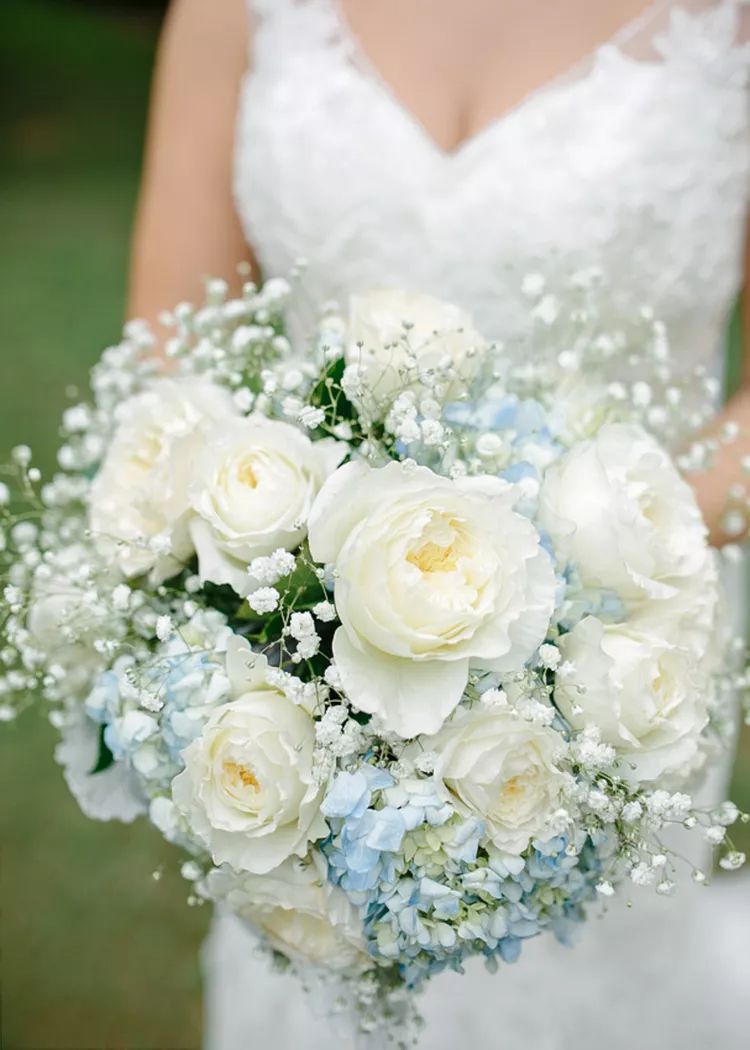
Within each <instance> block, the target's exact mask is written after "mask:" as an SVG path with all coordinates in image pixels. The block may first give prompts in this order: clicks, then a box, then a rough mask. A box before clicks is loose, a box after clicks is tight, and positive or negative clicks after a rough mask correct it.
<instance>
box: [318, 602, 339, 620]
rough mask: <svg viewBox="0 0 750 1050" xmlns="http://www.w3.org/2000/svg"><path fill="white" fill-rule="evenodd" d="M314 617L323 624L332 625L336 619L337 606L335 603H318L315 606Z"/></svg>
mask: <svg viewBox="0 0 750 1050" xmlns="http://www.w3.org/2000/svg"><path fill="white" fill-rule="evenodd" d="M312 612H313V616H314V617H315V618H316V619H318V620H320V621H321V622H322V623H331V621H332V620H335V619H336V606H335V605H334V604H333V602H318V604H317V605H314V606H313V610H312Z"/></svg>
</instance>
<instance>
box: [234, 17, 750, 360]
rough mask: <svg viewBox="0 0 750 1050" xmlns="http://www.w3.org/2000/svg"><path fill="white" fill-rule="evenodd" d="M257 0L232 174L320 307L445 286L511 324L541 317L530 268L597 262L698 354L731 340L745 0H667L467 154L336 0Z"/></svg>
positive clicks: (748, 137) (254, 226) (276, 260)
mask: <svg viewBox="0 0 750 1050" xmlns="http://www.w3.org/2000/svg"><path fill="white" fill-rule="evenodd" d="M250 2H251V5H252V7H253V9H254V21H255V31H254V34H253V40H254V43H253V53H252V56H251V63H250V68H249V72H248V74H247V76H246V79H245V82H244V85H243V90H242V102H241V108H240V113H239V119H238V128H237V151H236V185H235V190H236V199H237V205H238V208H239V213H240V216H241V219H242V222H243V224H244V228H245V231H246V234H247V238H248V240H249V242H250V243H251V245H252V247H253V248H254V250H255V252H256V254H257V257H258V259H259V261H260V264H261V266H262V268H263V270H264V271H265V273H266V274H285V273H287V272H288V271H289V269H290V268H291V266H292V265H293V264H294V262H295V261H296V260H297V259H298V258H299V257H304V258H306V260H307V262H308V271H307V276H306V280H305V288H306V294H307V297H308V299H309V302H310V304H312V303H318V304H319V303H320V302H321V301H324V300H326V299H330V298H333V299H336V298H341V297H343V296H344V295H345V294H346V293H348V292H349V291H350V290H352V289H356V288H361V287H365V286H373V285H394V284H399V285H403V286H406V287H410V288H413V289H418V290H421V291H429V292H432V293H433V294H438V295H442V296H443V297H445V298H448V299H452V300H454V301H455V302H457V303H458V304H460V305H461V306H463V307H465V308H468V309H469V310H470V311H471V312H472V313H473V314H474V317H475V321H476V322H477V324H478V325H479V326H480V327H481V328H482V329H483V330H484V331H485V332H486V333H487V334H488V336H490V337H492V338H495V339H503V338H507V337H508V336H509V335H513V334H514V333H515V332H516V331H517V329H518V328H519V326H521V325H522V324H523V323H524V318H525V316H526V315H527V314H528V302H526V301H525V300H524V298H523V295H522V293H521V290H520V286H521V282H522V277H523V275H524V274H526V273H528V272H532V271H533V272H537V271H539V270H542V271H543V272H546V271H550V270H555V269H558V270H570V269H571V268H572V267H577V266H581V265H583V266H588V265H592V264H595V265H600V266H601V267H602V268H603V269H604V271H605V273H606V274H607V275H608V279H609V281H610V283H611V285H612V286H613V287H614V288H615V290H616V298H617V306H618V308H619V309H622V310H625V311H628V310H633V309H634V308H637V307H639V306H641V305H644V304H648V305H650V306H652V307H653V308H654V309H655V310H656V312H657V314H658V315H659V316H660V317H661V318H662V319H663V320H664V321H665V322H666V323H667V324H668V326H669V327H670V329H671V335H672V338H673V344H674V345H675V347H676V348H677V349H678V350H679V353H680V355H683V354H684V355H685V360H686V361H700V360H706V359H707V358H708V357H710V356H711V355H712V354H714V353H716V352H717V351H718V348H719V346H720V343H721V335H722V332H723V331H724V327H725V323H726V317H727V313H728V311H729V309H730V306H731V304H732V302H733V300H734V297H735V295H736V293H737V291H738V287H739V283H740V279H741V252H742V242H743V236H744V216H745V210H746V203H747V198H748V189H749V187H750V180H749V173H750V131H749V127H750V122H749V114H748V94H747V85H748V72H749V70H750V50H749V49H748V47H747V46H746V45H744V44H743V43H742V42H741V38H740V22H741V18H742V10H741V6H740V5H739V4H738V3H737V2H736V0H713V2H712V0H683V2H682V3H680V2H679V0H678V2H676V3H670V2H665V0H661V2H658V0H657V2H656V3H654V4H652V5H651V6H650V7H649V8H647V10H646V12H645V13H644V14H643V15H642V16H641V18H639V19H637V20H636V21H635V22H633V23H631V24H630V25H629V26H627V27H626V28H625V29H624V30H623V31H622V32H621V33H620V34H618V36H616V37H615V38H613V39H612V40H610V41H609V42H608V43H606V44H603V45H602V46H601V47H600V48H599V49H598V50H597V51H596V52H595V53H594V54H592V55H591V56H589V58H588V59H587V60H585V61H584V62H582V63H579V64H578V65H576V66H575V67H574V68H573V69H571V70H570V71H569V72H568V73H567V74H565V75H564V76H563V77H560V78H557V79H556V80H554V81H553V82H552V83H548V84H546V85H544V86H542V87H541V88H539V89H538V90H536V91H535V92H533V93H532V94H531V95H530V96H527V97H526V98H525V99H524V100H523V101H522V102H521V103H519V104H518V105H516V106H515V107H514V108H513V109H512V110H511V111H510V112H507V113H505V114H504V115H503V116H501V117H500V118H498V119H497V120H495V121H494V122H493V123H491V124H490V125H489V126H488V127H486V128H485V129H484V130H483V131H480V132H479V133H478V134H476V135H474V136H473V137H472V138H470V139H469V140H468V141H467V142H465V143H464V144H463V145H462V146H460V147H459V148H458V149H457V150H456V151H455V152H453V153H447V152H445V151H443V150H442V149H441V148H440V147H438V146H437V145H436V144H435V143H434V142H433V141H432V140H431V139H430V137H429V135H428V134H427V132H426V131H424V130H423V129H422V128H421V126H420V125H419V124H418V123H417V121H416V119H415V118H414V117H413V116H412V115H411V114H410V113H409V112H408V111H407V110H405V109H404V107H403V106H402V105H401V103H400V102H399V101H398V100H397V98H396V96H395V95H394V93H393V92H392V91H391V90H390V88H389V86H388V85H387V84H386V83H385V81H384V80H383V79H382V78H381V77H379V75H378V73H377V71H376V70H375V69H374V68H373V66H372V65H371V64H370V63H369V62H368V60H367V59H366V58H365V53H364V51H363V50H362V48H361V47H360V45H359V42H358V41H357V39H356V38H355V37H354V35H353V32H352V31H351V30H350V28H349V26H348V23H347V22H346V19H345V16H344V13H343V10H342V8H341V7H340V6H339V0H250ZM301 312H302V314H304V308H303V309H302V311H301ZM297 320H298V321H299V322H300V323H302V322H306V321H307V320H308V319H307V318H305V317H304V316H300V317H298V318H297Z"/></svg>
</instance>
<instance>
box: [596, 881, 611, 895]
mask: <svg viewBox="0 0 750 1050" xmlns="http://www.w3.org/2000/svg"><path fill="white" fill-rule="evenodd" d="M596 892H597V893H599V894H600V895H601V896H602V897H611V896H612V895H613V894H614V892H615V888H614V886H613V885H612V883H611V882H610V881H609V880H608V879H603V880H602V881H601V882H597V884H596Z"/></svg>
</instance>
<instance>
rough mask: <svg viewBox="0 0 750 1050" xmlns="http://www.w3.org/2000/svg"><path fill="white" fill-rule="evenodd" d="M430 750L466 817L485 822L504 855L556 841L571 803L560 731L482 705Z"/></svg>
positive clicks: (459, 717) (428, 743)
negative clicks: (559, 815) (561, 812)
mask: <svg viewBox="0 0 750 1050" xmlns="http://www.w3.org/2000/svg"><path fill="white" fill-rule="evenodd" d="M424 746H425V748H427V749H428V750H430V751H434V752H436V754H437V761H436V763H435V772H434V775H435V779H436V780H437V781H438V782H439V783H440V784H441V785H442V789H443V791H444V793H445V795H446V798H448V799H449V800H450V802H451V803H452V805H453V806H455V808H456V809H457V810H458V811H459V812H460V813H462V814H464V815H465V816H475V817H480V818H481V819H482V820H483V821H484V825H485V835H486V837H487V838H488V839H489V840H490V841H491V842H492V843H493V844H494V845H495V846H496V847H497V848H498V849H499V850H501V851H502V852H504V853H511V854H514V855H517V854H521V853H523V851H524V850H525V849H526V847H527V846H528V845H529V843H530V842H531V840H532V839H534V838H542V839H544V838H545V837H546V838H548V837H549V836H550V835H551V834H552V833H553V832H552V830H551V818H552V816H553V814H554V813H555V812H556V811H557V810H558V809H559V807H560V805H561V802H562V801H563V792H564V788H565V784H566V778H565V775H564V774H563V773H562V772H561V770H560V769H559V767H558V762H559V760H560V758H561V757H562V754H563V752H564V750H565V744H564V741H563V739H562V737H561V736H560V734H559V733H557V732H556V731H555V730H554V729H550V728H549V726H545V725H539V724H537V723H534V722H530V721H527V720H526V719H524V718H522V717H520V716H519V715H518V714H516V713H515V712H514V711H513V710H512V708H509V707H501V706H484V705H482V706H478V707H474V708H472V709H470V710H466V711H461V712H459V713H458V714H456V715H455V716H454V717H453V718H452V719H451V721H450V722H448V723H446V725H445V726H444V727H443V728H442V730H441V731H440V732H439V733H438V734H437V735H436V736H434V737H431V738H428V739H426V740H425V741H424Z"/></svg>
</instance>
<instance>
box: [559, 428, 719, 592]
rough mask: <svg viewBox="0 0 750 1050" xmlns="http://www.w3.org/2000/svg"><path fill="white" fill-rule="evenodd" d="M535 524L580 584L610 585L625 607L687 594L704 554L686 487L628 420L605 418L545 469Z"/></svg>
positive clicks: (700, 527)
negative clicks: (576, 574) (590, 434)
mask: <svg viewBox="0 0 750 1050" xmlns="http://www.w3.org/2000/svg"><path fill="white" fill-rule="evenodd" d="M539 523H540V525H541V526H542V528H544V529H545V530H546V531H547V532H548V533H549V534H550V536H551V538H552V541H553V543H554V545H555V548H556V549H557V551H558V552H559V554H560V555H561V556H562V557H563V558H564V559H566V560H567V561H570V562H571V563H572V564H573V565H574V566H575V568H576V569H577V570H578V572H579V573H580V576H581V580H582V582H583V584H584V586H587V587H605V588H610V589H612V590H614V591H616V593H617V594H618V595H619V596H620V598H621V599H622V601H623V602H624V603H625V605H626V607H627V608H628V609H630V610H635V609H639V610H640V609H642V608H644V606H645V605H647V604H648V603H650V602H653V601H659V602H664V601H671V600H673V599H677V598H679V596H680V594H681V592H683V591H685V590H686V589H687V590H689V591H691V593H693V591H694V588H693V582H694V580H695V577H696V574H698V573H701V572H704V571H706V563H707V560H708V559H709V557H710V556H709V551H708V546H707V538H706V537H707V532H706V526H705V524H704V522H703V519H702V517H701V512H700V510H699V508H698V505H697V503H696V500H695V496H694V494H693V491H692V489H691V488H690V486H689V485H688V484H687V482H685V481H684V480H683V478H682V477H681V476H680V475H679V473H678V471H677V469H676V467H675V465H674V463H673V462H672V460H671V458H670V457H669V455H668V454H667V452H665V451H664V449H662V448H661V447H660V446H659V445H658V444H657V443H656V441H654V439H653V438H652V437H651V436H650V435H649V434H647V433H646V432H645V431H644V430H642V429H641V427H639V426H637V425H634V424H626V423H609V424H606V425H605V426H603V427H602V428H601V430H600V431H599V432H598V434H597V435H596V436H595V437H594V438H592V439H591V440H588V441H582V442H581V443H580V444H578V445H576V446H574V447H573V448H572V449H571V450H570V451H569V452H567V453H566V454H565V455H563V456H562V457H561V458H560V459H559V460H558V461H557V463H555V464H553V465H552V466H551V467H550V468H549V469H548V470H547V473H546V476H545V479H544V483H543V485H542V489H541V493H540V498H539ZM709 597H710V595H709ZM665 611H666V607H665Z"/></svg>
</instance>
